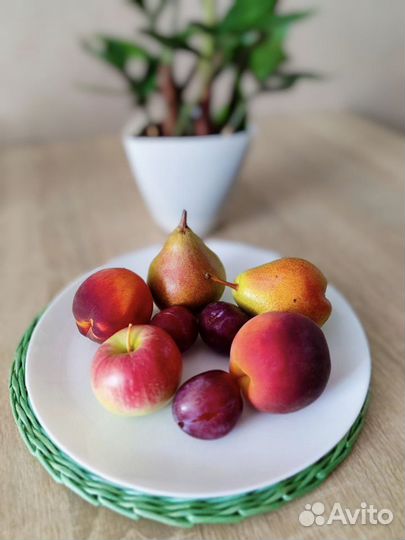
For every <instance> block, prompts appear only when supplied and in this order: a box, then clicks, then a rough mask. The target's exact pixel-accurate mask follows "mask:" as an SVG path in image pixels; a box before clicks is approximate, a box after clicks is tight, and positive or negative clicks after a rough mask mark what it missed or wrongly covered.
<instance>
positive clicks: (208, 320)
mask: <svg viewBox="0 0 405 540" xmlns="http://www.w3.org/2000/svg"><path fill="white" fill-rule="evenodd" d="M249 318H250V317H249V315H247V314H246V313H245V312H244V311H242V310H241V309H240V308H238V307H237V306H235V305H234V304H229V303H228V302H212V303H211V304H208V305H207V306H206V307H205V308H204V309H203V310H202V312H201V313H200V317H199V323H198V326H199V331H200V336H201V338H202V340H203V341H205V343H206V344H207V345H208V346H209V347H211V349H213V350H214V351H216V352H218V353H220V354H225V355H229V352H230V350H231V345H232V341H233V338H234V337H235V336H236V334H237V332H238V330H239V329H240V328H241V327H242V326H243V325H244V324H245V323H246V322H247V321H248V320H249Z"/></svg>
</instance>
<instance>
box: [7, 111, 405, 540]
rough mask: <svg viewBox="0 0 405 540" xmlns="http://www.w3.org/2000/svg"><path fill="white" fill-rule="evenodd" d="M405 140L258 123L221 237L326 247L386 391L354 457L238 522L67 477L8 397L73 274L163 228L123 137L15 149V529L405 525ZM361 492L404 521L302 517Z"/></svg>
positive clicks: (249, 532)
mask: <svg viewBox="0 0 405 540" xmlns="http://www.w3.org/2000/svg"><path fill="white" fill-rule="evenodd" d="M403 174H404V153H403V138H402V137H401V136H400V135H399V134H397V133H394V132H391V131H388V130H386V129H384V128H382V127H379V126H378V125H376V124H373V123H370V122H368V121H365V120H363V119H359V118H357V117H354V116H350V115H344V114H320V115H316V116H300V117H295V116H294V117H291V118H286V117H273V118H271V119H269V120H268V121H267V122H266V123H263V124H261V125H259V134H258V136H257V138H256V140H255V143H254V145H253V147H252V150H251V153H250V155H249V157H248V160H247V163H246V166H245V168H244V170H243V173H242V177H241V181H240V183H239V184H238V186H237V188H236V189H235V191H234V193H233V194H232V196H231V197H230V199H229V201H228V205H227V208H226V211H224V215H223V225H222V226H221V228H220V229H218V230H217V231H216V233H215V234H216V236H220V237H222V238H227V239H230V240H238V241H242V242H251V243H254V244H257V245H259V246H263V247H266V248H272V249H275V250H277V251H279V252H281V253H283V254H285V255H293V256H302V257H305V258H308V259H310V260H312V261H313V262H314V263H315V264H317V265H319V266H320V268H322V270H323V271H324V272H325V274H326V275H327V277H328V278H329V280H330V281H331V282H333V283H334V284H335V285H336V286H337V287H338V288H339V289H340V290H341V291H342V292H343V293H344V295H345V296H346V297H347V298H348V299H349V301H350V302H351V303H352V305H353V306H354V308H355V309H356V311H357V312H358V314H359V316H360V318H361V320H362V321H363V323H364V326H365V328H366V331H367V334H368V336H369V339H370V344H371V350H372V356H373V381H372V401H371V405H370V409H369V413H368V417H367V422H366V426H365V428H364V431H363V433H362V434H361V436H360V439H359V441H358V443H357V445H356V447H355V449H354V451H353V453H352V454H351V456H350V457H349V458H348V459H347V460H346V461H345V462H344V463H343V464H342V465H341V466H340V467H339V468H338V469H337V470H336V471H335V472H334V473H333V474H332V475H331V476H330V478H329V479H328V480H327V481H326V482H325V483H324V484H323V485H322V486H321V487H320V488H319V489H318V490H317V491H316V492H313V493H311V494H309V495H308V496H305V497H304V498H302V499H299V500H296V501H294V502H292V503H290V504H288V505H286V506H285V507H283V508H282V509H280V510H278V511H277V512H274V513H271V514H268V515H264V516H259V517H255V518H252V519H249V520H247V521H244V522H243V523H241V524H239V525H233V526H199V527H195V528H194V529H186V530H181V529H173V528H170V527H166V526H163V525H159V524H157V523H153V522H151V521H147V520H142V521H139V522H132V521H130V520H128V519H126V518H124V517H120V516H118V515H116V514H114V513H112V512H110V511H108V510H105V509H101V508H100V509H98V508H94V507H92V506H90V505H89V504H87V503H85V502H84V501H83V500H81V499H80V498H79V497H78V496H76V495H74V494H73V493H72V492H71V491H69V490H68V489H66V488H64V487H62V486H60V485H57V484H56V483H55V482H54V481H53V480H52V479H51V478H50V477H49V476H48V474H47V473H46V472H45V470H44V469H43V468H42V466H41V465H40V464H39V463H38V462H37V461H36V460H35V459H34V458H32V457H31V455H30V454H29V453H28V451H27V449H26V448H25V446H24V444H23V442H22V441H21V439H20V437H19V434H18V431H17V428H16V426H15V424H14V422H13V419H12V415H11V411H10V407H9V403H8V388H7V385H8V375H9V369H10V364H11V361H12V357H13V352H14V349H15V347H16V345H17V342H18V340H19V338H20V336H21V334H22V333H23V332H24V330H25V328H26V327H27V325H28V324H29V323H30V321H31V320H32V318H33V317H34V315H35V314H36V313H38V311H39V310H40V309H41V308H43V307H44V306H45V305H46V304H47V303H48V302H49V301H50V299H51V298H52V297H53V296H54V295H55V293H56V292H57V291H59V289H61V288H62V287H63V286H64V285H65V284H66V283H67V282H69V281H70V280H71V279H73V278H75V277H76V276H78V275H79V274H81V273H83V272H84V271H86V270H90V269H91V268H92V267H95V266H97V265H99V264H101V263H103V262H105V261H107V260H108V259H109V258H111V257H114V256H116V255H118V254H120V253H122V252H125V251H130V250H134V249H136V248H140V247H142V246H145V245H146V244H149V243H153V242H160V241H162V240H163V238H164V235H163V234H162V233H161V232H160V231H159V230H158V229H157V227H156V226H155V225H154V223H153V222H152V221H151V219H150V217H149V216H148V214H147V212H146V210H145V208H144V206H143V204H142V202H141V200H140V197H139V195H138V193H137V190H136V188H135V185H134V182H133V180H132V178H131V175H130V172H129V169H128V165H127V163H126V160H125V157H124V154H123V150H122V147H121V144H120V141H119V140H118V139H117V138H111V137H107V138H98V139H92V140H84V141H79V142H68V143H55V144H49V145H33V146H21V147H8V148H3V149H2V150H1V151H0V223H1V225H0V261H1V262H0V283H1V286H0V287H1V289H0V290H1V300H0V303H1V309H0V317H1V318H0V337H1V339H0V354H1V364H0V369H1V381H2V386H1V388H2V390H1V394H0V395H1V410H2V416H1V422H0V431H1V439H0V446H1V461H0V537H1V539H6V538H7V539H23V538H30V539H44V538H46V539H67V538H69V539H70V538H72V539H84V538H86V539H87V538H88V539H90V538H91V539H100V538H103V539H125V540H130V539H142V540H143V539H152V538H153V539H155V538H156V539H157V538H173V539H174V538H176V539H200V538H204V539H205V540H209V539H212V540H219V539H241V538H243V539H265V538H266V539H267V538H302V539H310V538H311V539H312V538H314V539H316V538H331V539H332V538H378V539H382V538H384V539H386V538H387V539H388V538H393V539H394V538H403V537H404V534H405V531H404V521H403V515H404V474H403V473H404V396H405V387H404V371H403V358H404V350H403V328H404V305H403V281H402V278H403V247H404V246H403V228H404V212H403V195H404V189H403ZM314 501H321V502H323V503H324V504H325V506H326V508H329V509H330V508H331V507H332V505H333V503H335V502H339V503H341V505H342V507H347V508H349V509H350V510H352V511H354V510H355V509H357V508H359V507H360V503H361V502H363V501H364V502H366V503H368V504H373V505H374V506H375V507H376V508H378V509H382V508H388V509H390V510H391V511H392V512H393V513H394V520H393V522H392V523H391V524H390V525H386V526H383V525H370V524H369V525H361V524H358V525H354V526H350V525H346V526H343V525H341V524H339V523H335V524H333V525H330V526H323V527H321V526H316V525H314V526H312V527H308V528H306V527H303V526H301V525H300V524H299V522H298V516H299V513H300V512H301V511H302V510H303V508H304V505H305V504H306V503H311V502H314Z"/></svg>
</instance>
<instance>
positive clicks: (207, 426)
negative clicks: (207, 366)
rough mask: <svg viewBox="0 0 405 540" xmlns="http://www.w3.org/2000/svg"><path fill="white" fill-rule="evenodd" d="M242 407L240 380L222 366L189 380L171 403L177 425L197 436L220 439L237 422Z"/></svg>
mask: <svg viewBox="0 0 405 540" xmlns="http://www.w3.org/2000/svg"><path fill="white" fill-rule="evenodd" d="M242 409H243V401H242V397H241V394H240V390H239V387H238V384H237V383H236V382H235V380H234V379H233V378H232V376H231V375H230V374H229V373H227V372H225V371H222V370H220V369H214V370H211V371H206V372H204V373H200V374H199V375H196V376H194V377H192V378H191V379H189V380H188V381H186V382H185V383H184V384H183V385H182V386H181V387H180V388H179V390H178V391H177V393H176V395H175V398H174V400H173V404H172V411H173V417H174V419H175V421H176V423H177V425H178V426H179V427H180V429H182V430H183V431H184V432H185V433H187V434H188V435H191V436H192V437H195V438H197V439H219V438H220V437H223V436H224V435H226V434H227V433H229V432H230V431H231V430H232V429H233V428H234V427H235V425H236V422H237V421H238V419H239V417H240V415H241V413H242Z"/></svg>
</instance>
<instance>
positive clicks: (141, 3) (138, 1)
mask: <svg viewBox="0 0 405 540" xmlns="http://www.w3.org/2000/svg"><path fill="white" fill-rule="evenodd" d="M128 2H129V3H130V4H134V5H135V6H136V7H138V8H139V9H141V10H142V11H147V9H146V5H145V0H128Z"/></svg>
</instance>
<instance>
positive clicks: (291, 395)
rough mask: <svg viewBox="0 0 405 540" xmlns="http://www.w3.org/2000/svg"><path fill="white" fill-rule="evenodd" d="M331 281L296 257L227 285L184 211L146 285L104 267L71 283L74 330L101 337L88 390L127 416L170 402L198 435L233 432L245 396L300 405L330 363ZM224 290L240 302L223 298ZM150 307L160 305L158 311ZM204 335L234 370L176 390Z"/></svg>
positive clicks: (282, 406) (254, 403) (273, 409)
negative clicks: (326, 332)
mask: <svg viewBox="0 0 405 540" xmlns="http://www.w3.org/2000/svg"><path fill="white" fill-rule="evenodd" d="M326 286H327V281H326V279H325V277H324V275H323V274H322V272H321V271H320V270H319V269H318V268H317V267H316V266H315V265H313V264H312V263H310V262H308V261H306V260H303V259H298V258H282V259H278V260H276V261H272V262H269V263H267V264H263V265H261V266H259V267H255V268H251V269H247V270H246V271H245V272H242V273H241V274H240V275H239V276H238V277H237V278H236V280H235V282H234V283H230V282H228V281H226V272H225V268H224V266H223V264H222V262H221V261H220V259H219V258H218V256H217V255H216V254H215V253H214V252H213V251H212V250H210V249H209V248H208V246H206V245H205V243H204V242H203V241H202V239H201V238H199V237H198V236H197V235H196V234H195V233H194V232H193V231H192V230H191V229H190V228H189V227H188V225H187V213H186V212H185V211H184V212H183V215H182V218H181V221H180V224H179V226H178V227H177V228H176V229H175V230H174V231H173V233H172V234H171V235H170V236H169V237H168V239H167V241H166V243H165V244H164V246H163V248H162V249H161V251H160V252H159V253H158V255H157V256H156V257H155V258H154V260H153V261H151V264H150V267H149V272H148V279H147V283H146V282H145V281H144V280H143V279H142V278H141V277H140V276H139V275H137V274H136V273H135V272H133V271H132V270H129V269H126V268H107V269H104V270H100V271H98V272H96V273H94V274H92V275H91V276H90V277H88V278H87V279H86V280H85V281H84V282H83V283H82V284H81V285H80V287H79V288H78V290H77V291H76V294H75V297H74V300H73V315H74V317H75V320H76V324H77V328H78V330H79V331H80V333H81V334H83V335H84V336H86V337H87V338H89V339H91V340H93V341H95V342H97V343H100V346H99V348H98V350H97V351H96V353H95V356H94V359H93V363H92V369H91V386H92V389H93V392H94V394H95V396H96V398H97V399H98V401H99V402H100V404H101V405H102V406H103V407H105V408H106V409H107V410H108V411H110V412H111V413H113V414H118V415H124V416H141V415H147V414H152V413H154V412H155V411H157V410H159V409H161V408H163V407H165V406H167V405H168V404H169V403H170V402H172V411H173V420H174V421H175V422H176V423H177V425H178V426H179V428H180V429H182V430H183V431H184V432H185V433H186V434H188V435H190V436H192V437H195V438H199V439H218V438H220V437H223V436H225V435H226V434H227V433H229V432H230V431H231V430H232V429H233V428H234V427H235V426H236V425H237V423H238V419H239V417H240V415H241V412H242V409H243V406H244V400H245V402H247V404H249V405H250V406H251V407H253V408H254V409H256V410H257V411H258V413H259V412H260V413H273V414H280V413H293V412H294V411H297V410H299V409H302V408H303V407H306V406H307V405H309V404H310V403H312V402H313V401H314V400H316V399H317V398H318V397H319V396H320V395H321V394H322V392H323V391H324V389H325V387H326V384H327V382H328V379H329V375H330V370H331V364H330V355H329V349H328V344H327V342H326V338H325V336H324V333H323V331H322V329H321V326H322V325H323V324H324V323H325V322H326V320H327V319H328V317H329V316H330V314H331V309H332V307H331V304H330V302H329V301H328V299H327V298H326V297H325V291H326ZM225 287H230V288H231V289H232V292H233V297H234V300H235V302H236V304H231V303H228V302H224V301H221V297H222V295H223V292H224V289H225ZM154 303H155V305H156V306H157V307H158V308H159V309H160V311H158V312H157V313H156V314H155V315H154V316H153V317H152V314H153V307H154V306H153V304H154ZM198 335H200V336H201V339H202V340H203V342H204V343H205V344H206V346H207V347H209V348H211V349H212V350H213V351H215V352H216V353H220V354H222V355H224V362H225V364H224V366H227V367H228V370H227V371H225V370H219V369H216V370H209V371H205V372H202V373H200V374H198V375H195V376H194V377H192V378H190V379H189V380H187V381H185V382H184V383H183V384H182V385H181V386H180V387H179V385H180V381H181V375H182V367H183V362H187V360H188V358H187V354H184V353H185V352H186V351H187V350H189V349H190V348H191V347H192V346H193V344H194V343H195V341H196V340H197V337H198ZM226 357H229V363H228V364H227V363H226V362H227V361H226ZM89 383H90V381H89ZM243 398H244V399H243ZM241 429H242V428H241Z"/></svg>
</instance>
